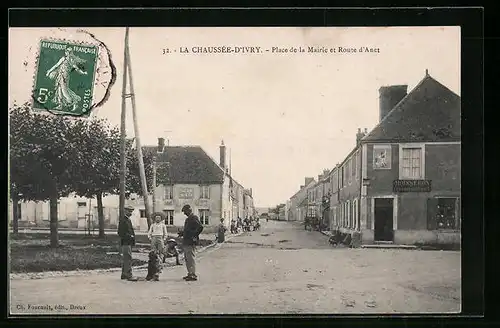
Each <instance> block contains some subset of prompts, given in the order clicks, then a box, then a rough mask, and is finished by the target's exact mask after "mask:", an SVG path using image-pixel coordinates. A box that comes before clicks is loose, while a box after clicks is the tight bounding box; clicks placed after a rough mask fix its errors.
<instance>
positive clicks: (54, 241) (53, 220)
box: [49, 197, 59, 248]
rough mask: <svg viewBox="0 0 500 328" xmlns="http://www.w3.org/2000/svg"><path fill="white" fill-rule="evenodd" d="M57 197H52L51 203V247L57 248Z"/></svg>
mask: <svg viewBox="0 0 500 328" xmlns="http://www.w3.org/2000/svg"><path fill="white" fill-rule="evenodd" d="M57 200H58V199H57V197H51V198H50V200H49V203H50V247H52V248H57V247H58V246H59V236H58V235H57V225H58V218H57Z"/></svg>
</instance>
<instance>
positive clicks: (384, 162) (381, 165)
mask: <svg viewBox="0 0 500 328" xmlns="http://www.w3.org/2000/svg"><path fill="white" fill-rule="evenodd" d="M391 162H392V154H391V145H374V146H373V168H374V169H375V170H383V169H390V168H391Z"/></svg>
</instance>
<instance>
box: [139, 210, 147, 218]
mask: <svg viewBox="0 0 500 328" xmlns="http://www.w3.org/2000/svg"><path fill="white" fill-rule="evenodd" d="M139 214H140V216H141V218H145V217H146V210H145V209H140V210H139Z"/></svg>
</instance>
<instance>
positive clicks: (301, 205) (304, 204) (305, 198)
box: [298, 197, 308, 207]
mask: <svg viewBox="0 0 500 328" xmlns="http://www.w3.org/2000/svg"><path fill="white" fill-rule="evenodd" d="M307 204H308V199H307V197H304V199H303V200H302V201H301V202H300V203H299V205H298V207H303V206H307Z"/></svg>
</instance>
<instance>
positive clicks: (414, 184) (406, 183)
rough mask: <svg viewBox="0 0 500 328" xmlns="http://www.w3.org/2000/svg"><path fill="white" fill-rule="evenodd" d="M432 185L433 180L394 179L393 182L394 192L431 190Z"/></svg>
mask: <svg viewBox="0 0 500 328" xmlns="http://www.w3.org/2000/svg"><path fill="white" fill-rule="evenodd" d="M431 187H432V186H431V180H394V181H393V184H392V189H393V191H394V192H429V191H431Z"/></svg>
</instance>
